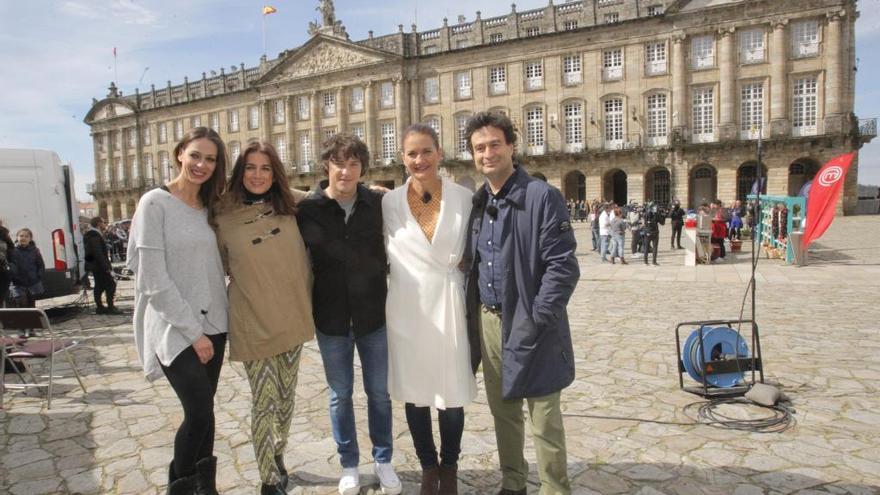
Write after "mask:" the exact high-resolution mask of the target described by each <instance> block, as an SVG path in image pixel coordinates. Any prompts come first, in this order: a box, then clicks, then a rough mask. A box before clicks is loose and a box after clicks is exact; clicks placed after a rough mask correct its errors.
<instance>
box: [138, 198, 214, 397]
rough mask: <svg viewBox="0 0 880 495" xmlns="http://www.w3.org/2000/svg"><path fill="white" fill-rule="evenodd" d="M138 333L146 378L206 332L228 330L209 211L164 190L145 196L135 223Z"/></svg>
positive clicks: (157, 373)
mask: <svg viewBox="0 0 880 495" xmlns="http://www.w3.org/2000/svg"><path fill="white" fill-rule="evenodd" d="M128 268H129V269H130V270H132V271H133V272H134V273H135V302H134V303H135V308H134V337H135V344H136V345H137V350H138V357H139V358H140V360H141V364H142V365H143V366H144V374H145V375H146V377H147V379H149V380H155V379H156V378H159V377H161V376H162V375H163V374H162V368H161V367H160V366H159V363H160V362H161V363H162V364H163V365H165V366H168V365H170V364H171V362H172V361H174V358H176V357H177V355H178V354H180V353H181V352H183V351H184V350H185V349H186V348H187V347H189V346H191V345H192V343H193V342H195V341H196V339H198V338H199V337H200V336H201V335H202V334H207V335H212V334H218V333H226V329H227V307H228V303H227V300H226V281H225V278H224V274H223V264H222V262H221V261H220V253H219V251H218V250H217V240H216V238H215V236H214V231H213V230H212V229H211V227H210V226H209V225H208V221H207V210H205V209H201V210H196V209H194V208H192V207H190V206H188V205H187V204H186V203H184V202H183V201H181V200H179V199H177V198H176V197H174V196H172V195H171V194H170V193H169V192H167V191H164V190H162V189H154V190H152V191H150V192H148V193H147V194H145V195H144V196H143V197H142V198H141V200H140V203H139V204H138V207H137V210H136V211H135V214H134V218H133V219H132V222H131V233H130V237H129V241H128Z"/></svg>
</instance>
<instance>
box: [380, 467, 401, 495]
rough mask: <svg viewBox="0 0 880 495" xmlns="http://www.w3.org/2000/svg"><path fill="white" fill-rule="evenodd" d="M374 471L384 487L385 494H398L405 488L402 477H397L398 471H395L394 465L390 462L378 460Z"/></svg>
mask: <svg viewBox="0 0 880 495" xmlns="http://www.w3.org/2000/svg"><path fill="white" fill-rule="evenodd" d="M374 472H375V473H376V477H377V478H379V486H380V487H382V493H384V494H385V495H397V494H398V493H400V491H401V490H403V486H402V485H401V484H400V478H398V477H397V473H395V472H394V467H393V466H392V465H391V463H390V462H383V463H379V462H377V463H376V464H375V465H374Z"/></svg>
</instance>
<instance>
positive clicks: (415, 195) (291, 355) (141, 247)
mask: <svg viewBox="0 0 880 495" xmlns="http://www.w3.org/2000/svg"><path fill="white" fill-rule="evenodd" d="M466 141H467V146H468V149H469V151H470V152H471V154H472V156H473V157H474V164H475V166H476V168H477V170H478V171H479V172H480V173H481V174H482V175H483V176H484V177H485V183H484V184H483V185H482V186H480V187H478V188H477V191H476V193H471V192H470V191H468V190H466V189H464V188H462V187H461V186H459V185H457V184H455V183H453V182H452V181H450V180H448V179H446V178H443V177H442V176H441V175H440V173H439V165H440V161H441V160H442V158H443V152H442V148H441V147H440V145H439V140H438V137H437V134H436V132H435V131H434V130H433V129H432V128H431V127H430V126H427V125H422V124H414V125H412V126H410V127H408V128H407V129H405V130H404V132H403V133H402V141H401V144H400V145H401V150H402V158H403V163H404V166H405V168H406V170H407V173H408V175H409V178H408V180H407V181H406V182H405V183H404V184H403V185H401V186H400V187H398V188H396V189H394V190H392V191H383V190H380V188H376V189H372V188H368V187H366V186H364V185H363V184H361V179H362V177H363V174H364V173H365V172H366V170H367V169H368V167H369V165H370V163H371V160H370V153H369V150H368V149H367V146H366V145H365V144H364V143H363V142H362V141H361V140H360V139H359V138H357V137H356V136H354V135H350V134H344V133H342V134H337V135H335V136H333V137H331V138H329V139H328V140H327V141H326V142H325V143H324V144H323V148H322V150H321V155H320V157H321V164H322V166H323V169H324V172H325V173H326V175H327V178H326V180H324V181H323V182H322V183H321V184H320V187H319V188H317V189H316V190H314V191H312V192H310V193H308V194H303V193H299V192H296V191H292V190H291V189H290V187H289V184H288V181H287V175H286V173H285V170H284V167H283V166H282V164H281V161H280V159H279V158H278V154H277V152H276V150H275V149H274V148H273V146H272V145H271V144H269V143H266V142H259V141H257V142H252V143H251V144H249V145H248V147H247V148H246V149H245V150H243V151H242V153H241V154H240V156H239V157H238V158H237V160H236V161H235V163H234V164H231V165H232V173H231V176H230V179H229V180H228V181H227V179H226V177H227V174H226V168H227V166H228V165H230V164H227V159H226V152H225V149H226V147H225V146H224V143H223V142H222V141H221V139H220V137H219V135H217V134H216V133H215V132H214V131H212V130H210V129H207V128H204V127H199V128H194V129H192V130H191V131H190V132H189V133H188V134H187V135H186V136H184V138H183V139H182V140H181V141H180V142H179V143H178V144H177V146H176V148H175V150H174V162H175V165H176V169H177V172H178V173H177V176H176V177H175V178H174V179H173V180H171V181H170V182H168V183H167V184H165V185H164V186H163V187H161V188H159V189H155V190H153V191H150V192H148V193H147V194H145V195H144V196H143V197H142V198H141V200H140V203H139V205H138V208H137V210H136V213H135V216H134V218H133V220H132V228H131V231H130V236H129V239H128V256H127V260H128V261H127V266H128V268H129V269H130V270H132V272H133V273H134V274H135V308H134V317H133V321H134V331H135V342H136V345H137V350H138V356H139V358H140V360H141V363H142V364H143V367H144V373H145V375H146V377H147V378H148V379H150V380H155V379H158V378H160V377H162V376H164V377H165V378H166V379H167V380H168V381H169V383H170V384H171V386H172V388H173V389H174V391H175V393H176V395H177V396H178V398H179V400H180V403H181V406H182V408H183V412H184V418H183V422H182V423H181V425H180V427H179V428H178V430H177V433H176V436H175V441H174V455H173V458H172V460H171V462H170V465H169V468H168V489H167V490H168V493H169V494H172V495H176V494H192V493H200V494H202V493H205V494H213V493H217V491H216V483H215V478H216V471H217V458H216V457H215V456H214V414H213V406H214V395H215V393H216V391H217V389H218V387H222V386H223V384H222V383H221V382H220V380H219V376H220V369H221V367H222V364H223V360H224V357H225V349H226V342H227V336H228V342H229V359H231V360H234V361H241V362H243V363H244V367H245V370H246V372H247V378H248V381H249V384H250V388H251V392H252V415H251V437H252V442H253V446H254V451H255V454H256V461H257V465H258V468H259V477H260V481H261V485H260V490H261V493H263V494H275V495H277V494H283V493H285V491H286V488H287V485H288V483H289V481H290V476H289V474H288V472H287V470H286V467H285V463H284V456H285V454H286V452H287V451H288V445H287V438H288V433H289V429H290V424H291V421H292V417H293V412H294V399H295V388H296V382H297V374H298V370H299V362H300V355H301V351H302V346H303V344H304V343H306V342H308V341H309V340H311V339H312V338H317V343H318V348H319V351H320V354H321V358H322V361H323V365H324V371H325V379H326V381H327V384H328V387H329V390H330V401H329V410H328V418H329V422H330V425H331V427H332V433H333V439H334V441H335V443H336V450H337V454H338V458H339V463H340V468H341V472H340V477H339V482H338V491H339V493H340V494H342V495H353V494H356V493H360V489H361V484H362V482H361V479H360V471H359V469H358V464H359V462H360V461H361V455H360V449H359V445H358V433H357V427H356V422H355V408H354V404H353V386H354V371H355V367H354V352H355V350H356V351H357V353H358V355H359V357H360V362H361V367H360V370H361V373H362V375H363V383H364V388H365V391H366V396H367V397H366V402H367V404H366V412H367V419H368V421H367V425H368V429H369V438H370V441H371V443H372V452H371V453H372V458H373V460H374V467H373V469H374V472H375V474H376V476H377V477H378V480H379V484H380V489H381V491H382V493H386V494H395V493H400V492H401V491H402V484H401V482H400V479H399V478H398V476H397V474H396V473H395V470H394V467H393V466H392V459H393V454H394V442H395V439H394V437H393V435H392V417H393V415H392V408H393V402H392V401H396V402H398V403H401V404H402V405H403V407H404V411H405V417H406V421H407V426H408V428H409V431H410V435H411V437H412V444H413V448H414V450H415V452H416V454H417V456H418V459H419V462H420V464H421V467H422V475H421V482H420V491H419V493H420V494H421V495H434V494H445V495H448V494H457V493H458V472H457V467H458V460H459V456H460V454H461V439H462V435H463V432H464V429H465V424H466V421H465V420H466V414H465V409H466V408H467V406H468V405H469V404H470V403H471V402H472V401H473V400H474V398H475V397H476V395H477V382H476V379H475V373H476V372H477V370H478V368H479V367H480V365H482V370H483V377H484V384H485V389H486V396H487V398H488V402H489V408H490V411H491V413H492V416H493V419H494V426H495V432H496V441H497V444H498V458H499V465H500V470H501V486H500V487H499V491H498V492H497V493H499V494H500V495H520V494H525V493H526V481H527V477H528V463H527V462H526V460H525V457H524V452H523V448H524V441H525V423H526V422H528V423H529V425H530V429H531V432H532V437H533V441H534V445H535V452H536V455H537V465H538V474H539V477H540V481H541V486H542V489H541V491H542V493H548V494H550V493H552V494H563V495H567V494H570V493H571V484H570V481H569V478H568V473H567V456H566V447H565V445H566V443H565V431H564V427H563V422H562V413H561V406H560V393H561V391H562V390H563V389H564V388H566V387H567V386H568V385H569V384H571V383H572V381H573V380H574V354H573V349H572V342H571V335H570V329H569V323H568V317H567V313H566V306H567V304H568V300H569V298H570V297H571V294H572V292H573V291H574V288H575V285H576V284H577V281H578V279H579V276H580V274H579V268H578V263H577V260H576V258H575V248H576V243H575V238H574V232H573V229H572V225H571V220H570V218H569V211H568V208H567V207H566V204H565V201H564V199H563V197H562V194H561V193H560V192H559V190H557V189H555V188H553V187H551V186H549V185H547V184H546V182H543V181H540V180H537V179H534V178H533V177H531V176H530V175H529V174H527V173H526V172H525V170H524V169H523V168H522V167H521V166H520V165H519V164H517V163H515V162H514V158H513V157H514V149H515V143H516V134H515V133H514V129H513V125H512V123H511V122H510V120H509V119H508V118H507V117H505V116H503V115H496V114H491V113H479V114H476V115H474V116H473V117H472V118H471V119H470V120H469V122H468V124H467V127H466ZM95 228H96V229H99V228H100V224H99V225H96V226H95ZM511 266H515V271H514V272H511V271H510V267H511ZM513 273H516V276H515V277H514V276H512V274H513ZM110 293H112V290H111V291H110V292H109V293H108V305H109V304H110V303H109V301H112V296H110V295H109V294H110ZM524 403H527V405H528V410H529V415H528V416H527V417H526V416H524V415H523V405H524ZM433 411H436V421H437V424H438V426H439V447H438V444H437V443H436V442H435V435H434V433H433V424H434V419H433V418H432V415H433Z"/></svg>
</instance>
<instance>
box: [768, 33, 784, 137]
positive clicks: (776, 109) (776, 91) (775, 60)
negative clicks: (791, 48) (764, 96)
mask: <svg viewBox="0 0 880 495" xmlns="http://www.w3.org/2000/svg"><path fill="white" fill-rule="evenodd" d="M786 24H788V21H787V20H782V21H777V22H775V23H773V34H772V38H771V40H770V135H771V136H783V135H786V134H788V111H787V107H788V105H786V101H787V100H788V80H787V78H786V65H787V59H788V57H787V55H786V54H787V52H788V44H787V43H786V42H785V25H786Z"/></svg>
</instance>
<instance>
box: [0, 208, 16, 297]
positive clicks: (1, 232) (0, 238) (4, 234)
mask: <svg viewBox="0 0 880 495" xmlns="http://www.w3.org/2000/svg"><path fill="white" fill-rule="evenodd" d="M0 242H2V243H3V244H6V252H7V253H9V254H12V250H13V249H15V243H14V242H12V238H11V237H9V229H7V228H6V227H4V226H2V225H0ZM2 302H3V301H0V303H2Z"/></svg>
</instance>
